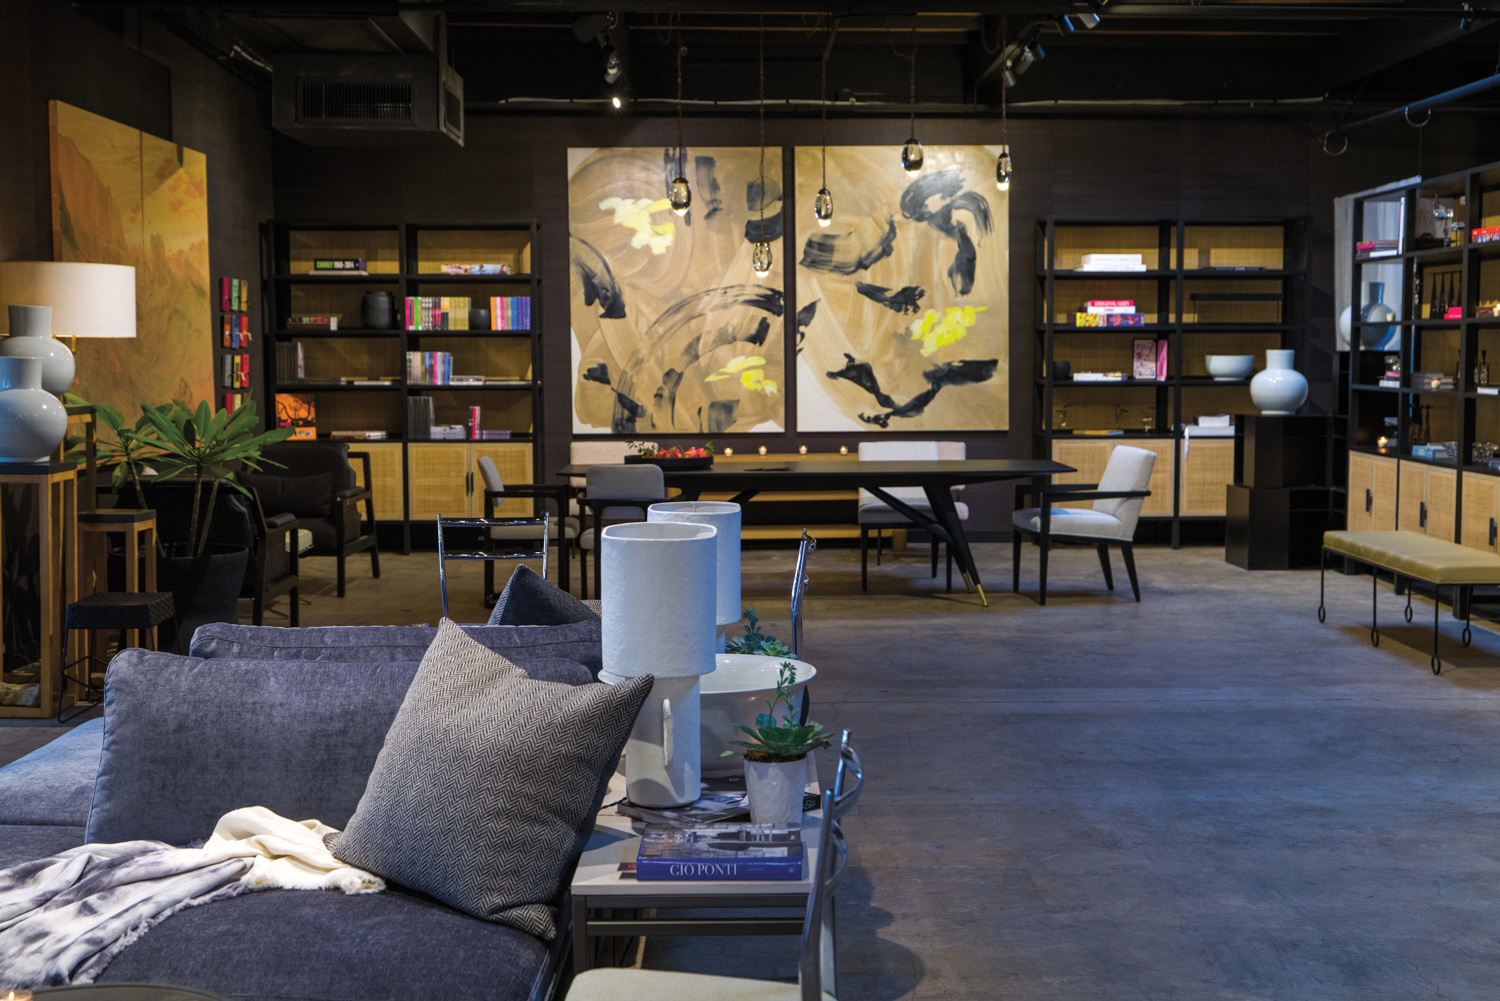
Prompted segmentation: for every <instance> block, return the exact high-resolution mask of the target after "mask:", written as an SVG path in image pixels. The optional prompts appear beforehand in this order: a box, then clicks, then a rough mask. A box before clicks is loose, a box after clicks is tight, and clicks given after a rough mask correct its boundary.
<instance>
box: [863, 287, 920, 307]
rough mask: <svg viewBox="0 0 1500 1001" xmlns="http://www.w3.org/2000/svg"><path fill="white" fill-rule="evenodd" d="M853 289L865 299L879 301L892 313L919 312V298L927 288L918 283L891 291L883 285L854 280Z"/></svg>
mask: <svg viewBox="0 0 1500 1001" xmlns="http://www.w3.org/2000/svg"><path fill="white" fill-rule="evenodd" d="M854 290H855V291H856V292H858V293H859V294H860V295H862V296H864V297H865V298H866V299H869V300H870V301H872V302H878V303H880V305H882V306H884V307H885V308H886V309H889V310H890V311H891V312H893V313H917V312H920V311H921V309H922V307H921V306H920V305H919V300H920V299H921V298H922V297H923V296H924V295H926V294H927V290H926V289H925V288H923V287H922V286H920V285H903V286H902V287H901V288H900V289H899V290H898V291H896V292H894V293H893V292H892V291H891V290H890V289H888V288H886V287H884V286H883V285H871V284H870V283H869V282H855V283H854Z"/></svg>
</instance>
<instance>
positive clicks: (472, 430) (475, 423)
mask: <svg viewBox="0 0 1500 1001" xmlns="http://www.w3.org/2000/svg"><path fill="white" fill-rule="evenodd" d="M469 440H470V441H478V440H479V408H478V407H470V408H469Z"/></svg>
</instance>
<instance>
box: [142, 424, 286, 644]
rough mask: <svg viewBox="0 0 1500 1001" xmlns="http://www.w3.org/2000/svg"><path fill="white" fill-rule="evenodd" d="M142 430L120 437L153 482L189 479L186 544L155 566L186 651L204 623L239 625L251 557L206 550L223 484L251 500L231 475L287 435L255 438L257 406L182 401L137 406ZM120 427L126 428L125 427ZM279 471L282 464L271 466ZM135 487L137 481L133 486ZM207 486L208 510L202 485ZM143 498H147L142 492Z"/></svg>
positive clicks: (165, 549)
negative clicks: (149, 469)
mask: <svg viewBox="0 0 1500 1001" xmlns="http://www.w3.org/2000/svg"><path fill="white" fill-rule="evenodd" d="M141 412H142V420H143V422H144V426H141V425H137V428H138V429H135V430H125V431H124V435H123V437H124V438H125V439H129V440H131V441H133V442H134V443H135V444H136V445H138V446H141V447H143V448H145V449H150V450H152V451H151V458H150V461H151V465H152V466H153V467H154V468H155V471H156V477H155V482H157V483H160V482H163V481H166V480H171V479H174V478H181V479H184V480H185V479H187V478H189V477H190V478H191V479H192V482H193V494H192V504H191V508H190V510H189V513H188V519H187V520H188V530H187V536H186V539H185V540H184V541H176V542H170V543H167V544H165V545H164V546H162V548H161V555H160V556H159V557H158V559H157V580H158V583H157V586H158V587H160V588H161V589H162V590H164V591H171V592H172V600H173V602H174V603H175V605H176V611H177V615H176V625H177V630H176V632H177V647H178V648H179V651H180V652H185V650H184V649H182V648H184V647H185V646H186V642H184V641H189V640H191V639H192V635H193V632H194V630H196V629H197V628H198V626H200V625H203V624H204V623H207V622H237V621H238V620H239V616H238V614H237V611H236V608H235V604H236V602H237V601H238V600H239V596H240V590H241V587H242V586H243V584H244V579H245V567H246V566H247V564H248V561H249V555H250V554H249V550H247V549H246V548H245V547H244V546H233V545H212V546H211V545H209V542H208V537H209V532H210V529H211V527H212V525H213V513H214V508H215V505H216V504H217V503H218V499H219V489H220V487H222V486H223V485H225V484H228V485H229V487H230V488H231V489H232V490H236V491H238V492H239V493H241V494H244V495H246V496H247V497H248V496H251V495H250V491H249V490H247V489H245V487H243V486H242V485H240V484H239V483H237V482H236V481H235V471H236V469H237V468H239V467H241V466H244V467H246V468H249V469H253V470H256V471H259V470H260V468H261V466H260V463H261V462H262V461H266V462H269V461H270V460H268V459H266V460H263V459H262V456H261V451H260V450H261V448H262V446H265V445H269V444H272V443H275V442H280V441H285V440H286V439H287V438H290V437H291V436H292V431H293V429H292V428H289V427H287V428H276V429H274V430H271V431H266V432H261V433H257V432H256V430H255V429H256V426H257V423H258V421H257V416H256V412H255V404H254V403H253V402H252V401H246V403H245V405H244V406H242V407H240V408H239V409H238V410H235V411H234V412H233V413H230V412H229V411H226V410H220V411H218V412H217V413H214V412H213V411H211V410H210V409H209V406H208V404H207V403H206V402H202V403H199V404H198V406H197V408H196V409H190V408H189V407H188V406H187V404H185V403H183V402H182V401H181V400H173V401H172V403H171V404H170V405H162V406H159V407H153V406H151V405H150V404H148V403H143V404H141ZM122 423H123V422H122ZM273 465H280V463H273ZM135 482H136V483H137V485H138V484H139V479H138V478H137V479H136V481H135ZM205 484H207V485H208V492H207V501H208V503H207V504H204V503H203V500H204V490H203V488H204V485H205ZM146 497H147V499H148V500H149V499H150V494H149V493H147V495H146Z"/></svg>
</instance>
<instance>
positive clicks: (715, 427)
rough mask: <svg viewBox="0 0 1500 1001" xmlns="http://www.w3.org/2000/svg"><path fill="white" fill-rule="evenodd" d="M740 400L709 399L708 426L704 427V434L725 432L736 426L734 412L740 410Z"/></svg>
mask: <svg viewBox="0 0 1500 1001" xmlns="http://www.w3.org/2000/svg"><path fill="white" fill-rule="evenodd" d="M739 408H740V401H739V400H709V401H708V426H707V427H705V428H703V429H702V432H703V433H704V434H723V433H724V432H725V431H728V430H729V429H730V428H731V427H733V426H734V414H735V411H737V410H739Z"/></svg>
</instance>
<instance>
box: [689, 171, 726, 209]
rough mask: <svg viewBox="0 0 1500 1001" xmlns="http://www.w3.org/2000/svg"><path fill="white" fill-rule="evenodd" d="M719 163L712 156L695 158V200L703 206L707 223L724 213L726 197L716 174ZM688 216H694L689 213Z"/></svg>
mask: <svg viewBox="0 0 1500 1001" xmlns="http://www.w3.org/2000/svg"><path fill="white" fill-rule="evenodd" d="M717 168H718V163H717V161H715V160H714V158H713V157H711V156H698V157H694V158H693V173H694V175H696V177H697V179H698V183H697V184H695V185H694V186H693V199H694V200H695V201H697V202H698V203H699V204H700V205H702V206H703V220H704V221H705V222H707V221H708V220H709V219H712V218H713V217H714V216H716V215H718V214H719V213H720V212H723V211H724V195H723V192H722V191H721V190H720V189H719V178H718V176H717V175H716V174H715V170H716V169H717ZM688 215H692V212H689V213H688Z"/></svg>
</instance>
